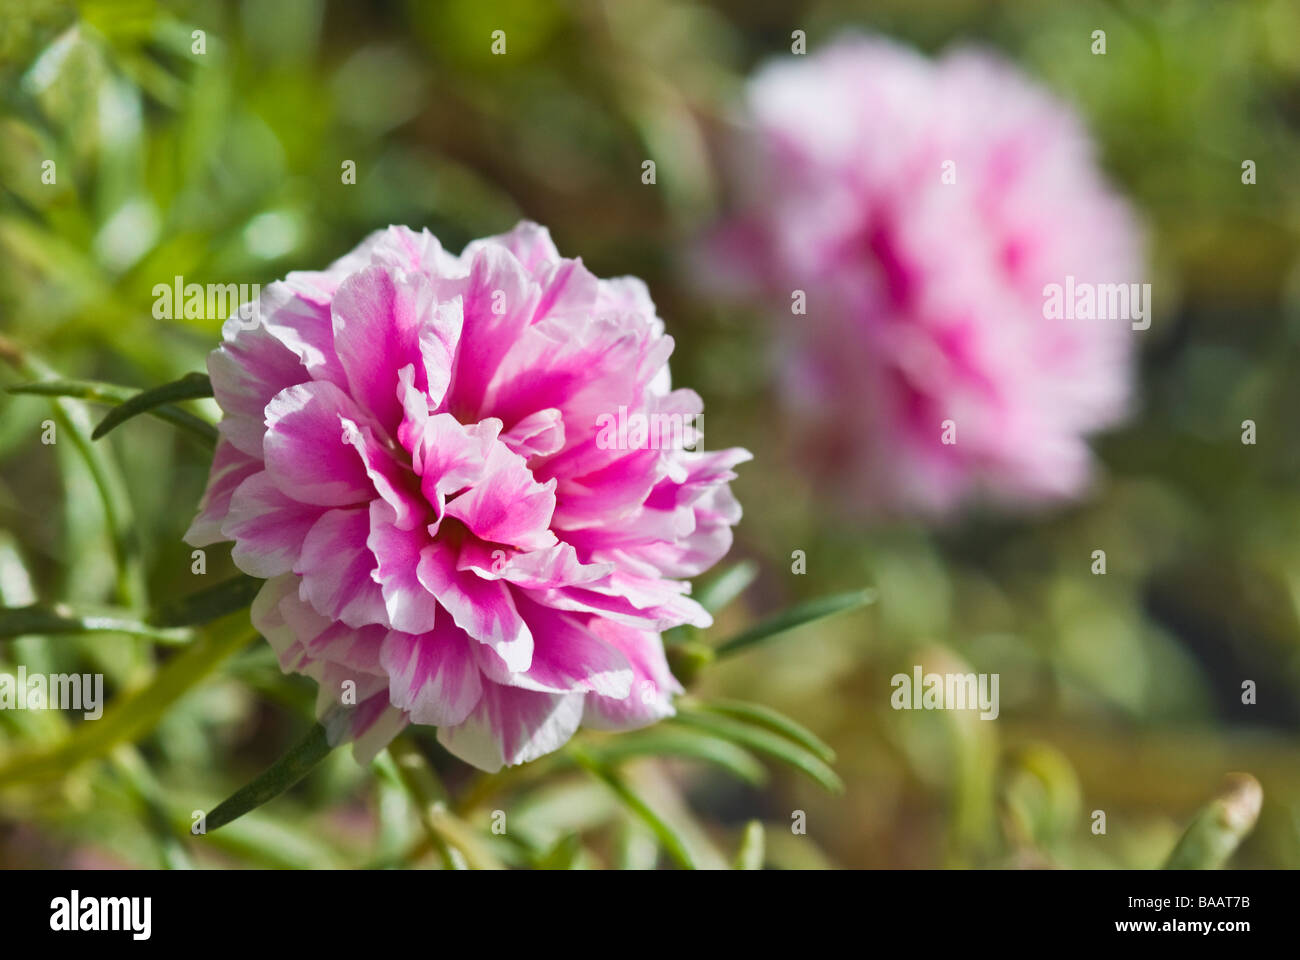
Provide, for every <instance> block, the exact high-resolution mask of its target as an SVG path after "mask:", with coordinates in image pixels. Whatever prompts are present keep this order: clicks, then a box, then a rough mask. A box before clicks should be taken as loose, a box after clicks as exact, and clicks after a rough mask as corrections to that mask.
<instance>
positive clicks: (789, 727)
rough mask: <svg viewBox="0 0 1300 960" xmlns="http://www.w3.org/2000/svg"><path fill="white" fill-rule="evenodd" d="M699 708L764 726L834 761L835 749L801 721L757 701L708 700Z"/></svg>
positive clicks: (827, 759) (831, 761)
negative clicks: (797, 721) (798, 721)
mask: <svg viewBox="0 0 1300 960" xmlns="http://www.w3.org/2000/svg"><path fill="white" fill-rule="evenodd" d="M699 707H700V709H701V710H710V711H712V712H714V713H724V714H726V715H727V716H731V717H737V718H739V719H741V720H745V721H747V722H749V723H752V724H754V725H756V726H759V727H766V728H767V729H769V730H772V731H774V732H776V733H779V734H781V736H783V737H786V738H787V739H790V740H793V741H794V742H795V743H797V744H799V745H800V746H802V747H805V748H806V749H807V750H808V751H809V752H811V753H813V754H815V755H816V756H817V757H819V758H820V759H822V760H824V761H825V762H826V763H834V762H835V751H834V750H832V749H831V748H830V746H829V745H828V744H827V743H826V742H825V741H823V740H822V739H821V738H820V737H818V736H817V734H815V733H813V732H812V731H811V730H809V729H808V728H807V727H805V726H804V725H803V724H801V723H796V722H795V721H794V720H791V719H790V718H789V717H787V716H786V715H785V714H783V713H780V712H779V711H776V710H773V709H772V708H771V707H765V706H763V705H762V704H759V703H747V702H745V701H743V700H710V701H709V702H707V703H701V704H699Z"/></svg>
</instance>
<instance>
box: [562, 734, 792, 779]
mask: <svg viewBox="0 0 1300 960" xmlns="http://www.w3.org/2000/svg"><path fill="white" fill-rule="evenodd" d="M587 750H588V751H589V752H590V753H591V755H592V757H593V758H594V759H595V760H596V761H597V762H598V763H600V764H602V765H606V766H616V765H617V764H619V763H622V762H623V761H625V760H629V759H632V758H635V757H646V756H659V757H685V758H688V759H691V760H700V761H703V762H705V763H711V764H713V765H715V766H718V767H721V768H722V769H723V770H726V771H727V772H728V773H730V774H731V775H732V776H734V777H736V778H737V779H739V780H742V781H744V782H745V783H748V784H752V785H753V786H761V785H762V784H763V783H764V782H766V780H767V771H766V770H765V769H764V768H763V765H762V764H761V763H760V762H759V761H758V760H757V758H755V757H754V755H753V754H752V753H750V752H749V751H747V750H745V749H744V748H742V747H738V746H736V744H734V743H732V742H730V741H728V740H723V739H721V738H719V737H714V736H711V735H709V734H707V733H703V732H701V731H698V730H691V729H687V728H679V729H673V728H672V727H666V726H660V727H656V728H655V729H653V730H648V731H646V732H645V733H629V734H623V735H621V736H618V737H614V738H612V739H610V740H608V741H606V742H603V743H600V744H598V745H588V746H587Z"/></svg>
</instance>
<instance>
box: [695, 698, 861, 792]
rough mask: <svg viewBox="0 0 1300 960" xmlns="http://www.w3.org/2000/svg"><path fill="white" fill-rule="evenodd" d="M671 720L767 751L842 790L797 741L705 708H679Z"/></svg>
mask: <svg viewBox="0 0 1300 960" xmlns="http://www.w3.org/2000/svg"><path fill="white" fill-rule="evenodd" d="M673 719H674V722H676V723H680V724H683V725H685V726H689V727H697V728H699V729H701V730H706V731H708V732H709V733H712V734H713V735H715V736H718V737H721V738H723V739H724V740H730V741H732V742H733V743H736V744H739V745H740V746H742V747H748V748H749V749H751V750H757V751H758V752H759V753H766V754H768V755H769V756H772V757H775V758H776V759H778V760H781V761H783V762H785V763H788V764H789V765H790V766H792V767H794V768H795V769H796V770H798V771H800V772H801V773H804V774H806V775H807V776H808V777H810V778H811V779H812V780H814V781H816V782H817V783H819V784H821V786H823V787H824V788H826V789H827V790H829V791H831V792H832V793H839V792H840V791H842V790H843V789H844V784H843V782H842V781H841V780H840V778H839V777H838V776H837V775H836V774H835V771H834V770H832V769H831V768H830V767H829V766H827V765H826V763H825V762H823V761H822V759H821V758H820V757H818V756H817V755H816V754H814V753H812V752H810V751H809V750H808V749H806V748H805V747H803V746H801V745H800V744H798V743H795V742H794V741H791V740H787V739H786V738H785V737H783V736H781V735H780V734H777V733H773V732H772V731H771V730H767V729H765V728H763V727H755V726H751V725H750V724H748V723H743V722H742V721H740V720H736V719H735V718H733V717H728V716H725V715H723V714H718V713H709V712H708V711H704V710H698V711H697V710H688V709H682V708H681V707H679V708H678V711H677V716H676V717H674V718H673Z"/></svg>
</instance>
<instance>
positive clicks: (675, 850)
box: [569, 741, 695, 870]
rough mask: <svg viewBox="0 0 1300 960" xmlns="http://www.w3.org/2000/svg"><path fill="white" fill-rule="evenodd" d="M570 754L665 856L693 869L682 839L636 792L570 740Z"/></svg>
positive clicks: (689, 855)
mask: <svg viewBox="0 0 1300 960" xmlns="http://www.w3.org/2000/svg"><path fill="white" fill-rule="evenodd" d="M569 753H570V754H571V755H572V756H573V759H574V760H575V761H576V762H577V763H578V764H579V765H580V766H581V767H583V769H585V770H587V772H589V773H590V774H591V775H592V776H593V777H595V778H596V779H597V780H599V781H601V782H602V783H604V784H605V785H606V786H607V787H609V788H610V790H612V791H614V795H615V796H617V797H618V798H619V800H621V801H622V802H623V804H624V805H625V806H626V807H627V808H628V809H629V810H630V811H631V812H632V813H633V814H635V815H636V816H637V817H639V818H640V819H641V821H642V822H644V823H645V825H646V826H647V827H649V828H650V830H651V832H653V833H654V835H655V837H656V838H658V840H659V844H660V846H662V847H663V848H664V849H665V850H666V851H668V855H669V856H670V857H672V858H673V859H674V860H676V861H677V863H678V865H679V866H681V867H683V868H685V869H687V870H694V869H695V860H694V858H693V857H692V856H691V854H690V852H689V851H688V850H687V849H686V844H685V843H684V842H683V840H682V838H681V837H680V836H678V835H677V831H676V830H674V829H673V828H672V827H671V826H669V825H668V823H667V822H666V821H665V820H664V819H663V818H662V817H660V816H659V814H657V813H655V812H654V810H653V809H652V808H651V807H650V805H649V804H648V803H646V802H645V801H644V800H642V799H641V797H640V796H639V795H638V794H637V792H636V791H635V790H633V789H632V788H631V787H630V786H629V785H628V783H627V781H626V780H624V779H623V778H622V777H621V776H619V775H618V774H617V773H615V772H614V771H613V770H610V769H608V768H607V767H603V766H601V765H600V763H599V762H598V761H597V760H596V759H595V758H594V757H593V756H591V754H589V753H588V752H587V751H586V750H585V749H583V748H582V747H579V746H578V745H576V744H574V743H573V742H572V741H570V744H569Z"/></svg>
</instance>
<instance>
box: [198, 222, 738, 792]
mask: <svg viewBox="0 0 1300 960" xmlns="http://www.w3.org/2000/svg"><path fill="white" fill-rule="evenodd" d="M258 306H259V311H258V314H257V315H256V318H255V319H257V320H258V322H257V323H256V324H254V323H252V322H251V319H250V318H249V317H244V318H241V317H240V316H236V317H233V318H231V320H229V321H227V323H226V326H225V328H224V330H223V337H224V341H225V342H224V343H223V344H222V345H221V347H220V348H219V349H217V350H215V351H213V352H212V354H211V355H210V356H209V358H208V371H209V373H210V375H211V379H212V385H213V389H214V392H215V396H216V400H217V402H218V404H220V406H221V408H222V410H223V411H224V414H225V417H224V419H223V420H222V423H221V428H220V430H221V440H220V443H219V446H218V448H217V451H216V455H215V457H214V462H213V467H212V475H211V478H210V481H209V484H208V489H207V492H206V494H205V495H204V499H203V502H202V504H201V505H200V512H199V515H198V517H197V518H196V519H195V521H194V523H193V525H192V526H191V527H190V530H189V532H188V534H187V536H186V539H187V540H188V541H189V542H190V543H191V544H193V545H196V546H202V545H205V544H210V543H214V542H217V541H220V540H233V541H234V542H235V546H234V552H233V557H234V561H235V563H236V564H237V565H238V566H239V568H240V569H241V570H243V571H245V572H246V573H248V574H250V575H252V576H255V577H265V578H267V582H266V584H265V586H264V587H263V588H262V591H261V593H260V594H259V595H258V597H257V600H256V602H255V603H254V605H253V622H254V624H255V625H256V626H257V628H258V629H259V630H261V631H262V633H263V634H264V635H265V636H266V638H267V639H268V640H269V641H270V642H271V644H272V645H273V646H274V648H275V650H276V652H277V654H278V655H279V658H280V663H281V666H282V667H283V669H284V670H286V671H296V672H299V673H304V674H307V675H308V676H311V677H313V678H314V679H315V680H316V681H317V682H318V683H319V685H320V692H319V698H318V713H319V715H320V716H321V718H322V721H323V722H325V723H326V725H327V727H328V728H330V731H331V736H332V737H333V738H334V739H335V740H337V739H341V738H352V739H356V740H357V744H358V754H359V756H361V757H363V758H364V757H367V756H370V755H373V754H374V753H375V752H377V751H378V750H379V749H381V748H382V747H383V746H384V745H385V744H386V743H387V742H388V741H389V740H390V739H391V738H392V737H393V736H394V735H395V734H396V733H397V732H398V731H399V730H400V729H401V728H402V727H403V726H404V725H405V724H406V723H408V722H409V723H420V724H432V725H434V726H437V727H438V728H439V730H438V738H439V740H440V741H441V742H442V743H443V744H444V745H445V746H446V747H447V749H448V750H450V751H451V752H452V753H454V754H456V755H457V756H459V757H462V758H463V759H465V760H466V761H468V762H470V763H472V764H474V765H475V766H478V767H481V768H483V769H485V770H495V769H497V768H499V767H500V766H501V765H503V764H515V763H522V762H524V761H526V760H531V759H533V758H535V757H538V756H540V755H542V754H544V753H547V752H549V751H551V750H555V749H556V748H558V747H559V746H561V745H562V744H563V743H564V742H565V741H567V740H568V739H569V737H570V736H572V734H573V733H574V731H575V730H576V729H577V728H578V726H579V725H580V724H585V725H588V726H594V727H601V728H614V729H619V728H631V727H638V726H643V725H646V724H649V723H652V722H654V721H655V720H658V719H659V718H661V717H664V716H667V715H670V714H671V713H672V712H673V707H672V699H671V698H672V695H673V694H674V693H677V692H680V687H679V686H678V684H677V682H676V681H675V680H674V679H673V677H672V674H671V673H670V672H669V670H668V666H667V663H666V661H665V659H664V651H663V645H662V642H661V639H660V631H661V630H663V629H665V628H667V627H671V626H676V625H679V624H682V623H691V624H696V625H707V624H708V623H709V622H710V618H709V615H708V614H707V613H706V612H705V611H704V609H703V608H701V607H700V606H699V605H698V604H697V603H695V601H693V600H692V599H691V598H690V597H689V596H687V593H688V590H689V585H688V584H687V583H685V582H684V581H683V580H682V579H681V578H686V577H692V576H694V575H696V574H698V573H700V572H701V571H703V570H705V569H707V568H708V567H709V566H710V565H712V564H713V563H714V562H716V561H717V560H718V559H719V558H720V557H721V556H722V555H723V554H725V553H726V552H727V550H728V548H729V547H730V545H731V527H732V525H733V524H735V523H736V522H737V521H738V520H739V518H740V507H739V505H738V504H737V503H736V501H735V499H734V498H733V497H732V495H731V492H730V489H729V487H728V481H730V480H731V479H732V478H733V477H734V476H735V475H734V474H733V473H732V472H731V468H732V467H733V466H735V465H736V464H738V463H740V462H742V461H744V460H746V459H748V454H747V453H746V452H745V451H743V450H724V451H719V452H713V453H700V452H691V451H687V450H684V449H683V448H682V446H681V445H680V444H679V445H678V446H676V447H672V446H664V445H659V446H656V445H653V444H651V443H650V442H649V440H650V438H648V437H644V436H634V437H633V438H632V439H628V438H627V437H626V436H625V437H624V442H623V443H615V442H611V441H610V438H609V437H608V436H604V437H602V435H601V434H600V431H599V423H600V422H601V420H602V417H603V416H604V415H609V416H611V417H612V416H616V415H618V413H619V412H620V409H621V408H622V409H624V410H625V412H626V411H632V412H633V413H640V414H643V415H647V416H648V415H652V414H656V413H659V414H663V415H665V416H670V417H671V416H688V417H689V416H692V415H694V414H698V413H699V412H700V409H701V404H700V399H699V397H698V396H697V395H696V394H695V393H693V392H692V391H690V390H670V388H669V381H668V367H667V360H668V356H669V354H670V353H671V352H672V348H673V342H672V339H671V338H670V337H667V336H665V335H664V333H663V323H662V321H661V320H659V318H658V317H657V316H656V315H655V308H654V304H653V303H652V302H651V301H650V297H649V295H648V292H647V291H646V288H645V285H644V284H642V283H641V282H640V281H639V280H635V279H632V278H623V279H617V280H597V279H596V278H595V277H594V276H592V275H591V274H590V273H589V272H588V271H587V270H586V268H584V267H583V265H582V263H581V261H578V260H569V259H565V258H562V257H561V256H560V255H559V254H558V253H557V252H556V249H555V247H554V245H553V244H552V243H551V238H550V235H549V234H548V233H547V231H546V230H545V229H543V228H541V227H538V226H536V225H534V224H529V223H524V224H520V225H519V226H518V227H517V228H515V230H514V231H512V232H511V233H509V234H506V235H504V236H501V237H491V238H488V239H486V240H479V241H475V242H474V243H471V244H470V245H469V246H468V247H467V248H466V249H465V251H464V253H462V254H461V255H460V256H459V257H457V256H453V255H452V254H449V253H447V252H445V251H443V249H442V247H441V246H440V245H439V243H438V241H437V240H436V239H435V238H434V237H433V236H432V235H431V234H429V232H428V231H425V232H423V233H414V232H412V231H411V230H408V229H406V228H404V227H392V228H390V229H388V230H387V231H382V232H379V233H376V234H374V235H372V236H371V237H370V238H368V239H367V240H366V241H365V242H364V243H363V244H362V245H361V246H360V247H358V248H357V249H356V250H354V251H353V252H352V253H350V254H348V255H347V256H345V257H344V258H343V259H341V260H339V261H337V262H336V263H334V264H333V265H332V266H331V267H330V268H329V269H328V270H326V271H324V272H320V273H291V274H289V276H288V277H287V278H286V279H285V280H284V281H282V282H277V283H273V284H271V285H270V286H269V287H267V288H266V290H265V291H264V292H263V293H262V296H261V299H260V301H259V304H258ZM247 327H251V329H245V328H247Z"/></svg>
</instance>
